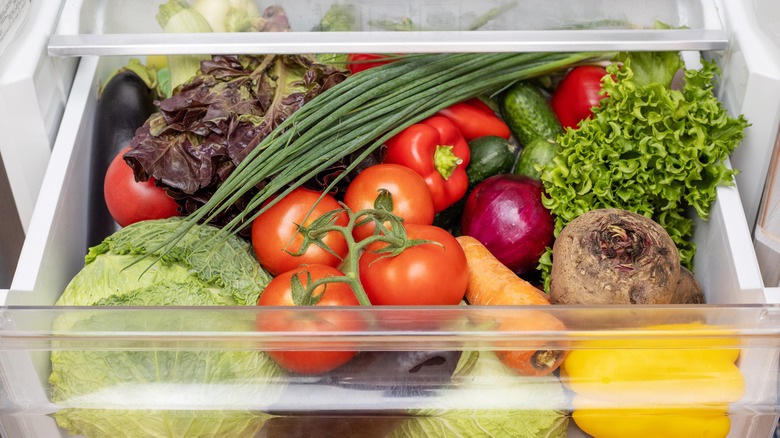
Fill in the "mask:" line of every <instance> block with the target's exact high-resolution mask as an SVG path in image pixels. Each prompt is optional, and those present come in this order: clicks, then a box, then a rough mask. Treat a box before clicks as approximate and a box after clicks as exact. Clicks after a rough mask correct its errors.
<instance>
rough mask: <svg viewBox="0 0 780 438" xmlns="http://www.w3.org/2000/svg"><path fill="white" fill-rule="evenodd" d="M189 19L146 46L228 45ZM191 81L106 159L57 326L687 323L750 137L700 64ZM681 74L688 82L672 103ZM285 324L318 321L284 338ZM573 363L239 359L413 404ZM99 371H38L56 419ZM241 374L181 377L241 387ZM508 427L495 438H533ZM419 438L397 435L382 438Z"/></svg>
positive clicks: (537, 63)
mask: <svg viewBox="0 0 780 438" xmlns="http://www.w3.org/2000/svg"><path fill="white" fill-rule="evenodd" d="M202 3H205V1H204V2H202ZM230 3H231V5H232V6H231V8H233V9H235V8H238V10H240V11H241V13H240V14H238V15H236V16H235V17H238V18H236V20H238V21H236V22H231V23H232V24H230V25H231V26H232V25H235V26H238V28H236V29H237V30H253V31H274V30H285V29H284V25H283V26H281V27H282V28H281V29H280V28H279V27H278V26H274V25H271V24H269V23H277V24H278V23H286V15H285V14H284V13H283V11H281V10H279V9H274V10H266V11H265V13H264V15H263V17H258V14H259V12H258V11H257V10H247V9H246V7H245V6H246V5H243V4H242V2H235V1H234V2H230ZM234 3H235V4H234ZM203 7H204V6H203V5H202V4H201V5H200V6H199V8H203ZM199 8H190V7H189V6H188V5H187V4H186V3H184V2H181V1H180V0H169V1H168V3H166V4H164V5H163V6H162V7H161V15H160V16H159V17H158V19H159V20H160V22H161V25H162V26H163V27H164V28H165V29H166V31H169V30H168V27H169V26H171V23H172V22H173V23H174V24H175V23H176V20H185V19H186V22H184V23H183V25H186V23H190V25H197V26H200V27H202V30H203V31H211V29H212V28H213V30H217V29H218V27H219V26H223V25H226V24H225V23H223V22H221V21H217V22H214V21H213V19H214V18H216V17H208V18H209V20H206V18H205V17H203V16H201V17H200V18H197V14H198V13H199V12H198V11H199V10H200V9H199ZM214 11H222V12H219V13H217V12H215V13H214V15H224V14H225V12H224V10H223V9H219V8H217V9H214ZM234 12H235V11H234ZM180 14H186V17H185V16H180ZM344 14H346V15H344ZM176 17H178V18H176ZM235 17H234V18H235ZM272 17H275V18H273V20H281V21H273V20H272ZM280 17H281V18H280ZM326 18H327V20H323V23H322V24H321V26H322V27H323V28H328V29H330V30H338V29H336V28H337V27H344V26H346V27H349V26H350V19H349V18H350V17H349V11H348V10H346V9H344V10H341V9H339V10H331V11H330V12H329V14H328V15H326ZM215 23H216V24H215ZM236 23H238V24H236ZM288 24H289V23H288ZM288 24H286V25H288ZM347 30H349V29H347ZM191 61H192V60H191V59H183V58H181V59H176V58H175V57H171V59H169V60H168V62H169V66H170V67H171V70H170V71H169V72H168V73H170V74H171V85H172V87H171V88H170V89H169V90H165V89H162V88H160V83H161V82H162V81H163V78H164V75H162V76H161V75H159V73H161V72H163V71H164V70H165V69H164V68H163V69H158V71H157V73H158V76H157V82H155V83H154V84H152V83H150V82H148V81H147V85H148V87H149V90H139V92H144V91H154V92H155V93H157V96H158V97H159V98H158V99H157V100H156V101H155V105H156V106H157V111H155V112H154V113H153V114H151V115H149V116H148V117H147V118H145V119H144V120H145V121H144V122H143V124H139V125H140V126H138V127H137V128H138V129H137V131H135V132H134V135H133V138H132V141H131V142H130V144H129V146H128V147H127V148H125V149H122V148H119V149H122V151H121V152H119V154H118V155H116V156H115V158H114V161H113V162H112V164H111V167H109V171H108V176H107V177H106V179H105V188H104V191H105V200H106V203H107V204H108V211H109V212H110V213H111V215H112V218H113V219H114V221H115V222H116V223H117V224H118V225H119V226H122V227H124V228H122V229H120V230H119V231H117V232H115V233H113V234H111V235H110V236H108V237H106V238H105V240H104V241H103V242H102V243H100V244H98V245H96V246H94V247H92V248H91V249H90V252H89V254H88V255H87V258H86V264H85V267H84V269H83V270H82V271H81V272H80V273H79V274H78V275H76V277H75V278H74V279H73V281H72V282H71V283H70V285H69V286H68V288H67V290H66V291H65V293H64V294H63V295H62V297H61V298H60V300H59V301H58V303H57V304H58V305H89V306H117V305H154V306H158V305H177V306H184V305H186V306H189V305H209V306H211V305H228V306H247V305H250V306H251V305H258V306H273V307H279V308H280V310H281V312H280V313H279V314H278V317H268V318H258V319H257V320H253V321H225V324H236V325H237V326H242V327H243V326H245V325H246V324H249V325H250V326H251V327H253V328H254V329H257V330H259V331H261V332H264V333H273V332H301V331H302V332H307V333H311V332H315V333H323V334H325V335H327V334H328V332H338V333H342V332H360V331H363V330H367V329H371V328H374V327H372V325H377V326H378V327H379V328H381V321H368V320H356V319H354V318H353V319H349V318H346V317H345V316H344V315H343V312H339V311H338V310H336V311H333V310H331V309H330V307H332V306H337V307H346V306H368V305H375V306H383V305H400V306H418V305H435V306H455V305H471V306H496V305H498V306H517V305H521V306H534V311H533V313H532V317H527V318H523V319H522V320H520V319H512V318H507V319H506V320H502V321H495V322H494V323H495V325H494V326H492V328H494V329H495V330H496V331H497V332H500V331H511V332H515V333H516V332H522V331H524V330H534V331H549V332H560V331H564V330H566V325H565V324H564V323H563V322H562V321H560V320H559V319H558V318H556V317H554V316H553V315H551V313H550V312H548V311H547V310H548V309H550V308H551V306H552V305H553V304H571V305H582V304H671V303H702V302H703V301H704V296H705V293H704V292H706V291H702V290H701V288H700V287H699V285H698V284H697V281H696V279H695V276H694V275H693V274H692V273H691V270H692V269H693V266H692V260H693V254H694V250H695V248H694V246H693V243H692V242H691V237H692V235H693V229H692V224H693V221H692V218H691V217H690V214H691V213H692V212H693V213H695V214H698V215H699V216H700V217H701V218H703V219H706V218H707V214H708V211H709V208H710V206H711V204H712V202H713V201H714V200H715V196H716V188H717V186H718V185H721V184H729V183H731V180H732V178H733V176H734V174H735V172H736V171H735V170H732V169H729V168H728V167H727V166H726V165H725V160H726V159H727V157H728V155H729V154H730V153H731V152H732V151H733V150H734V148H735V147H736V146H737V145H738V144H739V142H740V140H741V139H742V136H743V132H744V129H745V128H746V126H747V122H746V121H745V120H744V118H743V117H742V116H739V117H737V118H732V117H730V116H729V115H728V114H727V113H726V111H725V110H724V109H723V108H722V106H721V105H720V103H719V102H718V100H717V99H716V97H715V96H714V94H713V81H714V78H715V75H716V74H717V68H716V66H715V65H714V64H713V63H709V62H703V63H702V67H701V68H700V69H698V70H694V69H685V66H684V65H683V62H682V59H681V57H680V55H679V54H678V53H653V52H647V53H621V54H614V53H521V54H517V53H457V54H410V55H392V54H352V55H349V56H345V57H341V56H337V55H334V56H313V55H284V56H272V55H256V56H250V55H242V56H232V55H218V56H211V57H203V58H201V59H199V61H198V62H197V63H196V65H197V67H194V68H193V67H192V65H190V67H187V65H188V64H192V62H191ZM604 64H607V65H606V67H604ZM185 68H189V70H188V72H189V73H186V74H182V73H177V77H183V78H184V79H176V80H173V76H172V75H173V69H185ZM179 71H180V72H181V71H183V70H179ZM680 71H682V72H683V77H684V83H683V84H682V86H681V88H675V87H673V86H672V79H673V78H674V76H675V75H676V74H679V72H680ZM181 75H183V76H181ZM152 88H154V90H152ZM134 106H135V107H138V109H139V110H140V109H142V108H141V105H134ZM118 128H119V126H118V127H117V129H118ZM106 129H107V128H106ZM122 129H126V127H122ZM101 138H109V137H105V136H103V137H101ZM101 141H111V140H101ZM101 146H103V145H96V146H95V147H96V148H97V147H101ZM113 146H117V145H113ZM103 147H106V146H103ZM123 147H124V146H123ZM119 149H117V150H119ZM131 175H132V177H131ZM136 184H145V185H144V186H143V190H146V192H143V193H146V194H143V195H141V194H137V193H141V192H140V189H139V190H138V191H137V190H135V189H136V188H138V187H137V186H136ZM148 193H151V194H148ZM152 196H156V198H152ZM161 198H162V200H161ZM143 199H157V200H158V201H155V202H142V200H143ZM177 216H182V217H177ZM104 237H105V236H104ZM300 306H307V307H317V308H318V310H322V312H321V313H318V316H317V317H316V318H313V317H301V316H300V315H299V313H296V309H295V307H300ZM319 308H321V309H319ZM82 323H84V324H86V323H87V322H85V321H77V320H68V319H63V320H62V321H59V322H58V324H63V327H66V328H67V327H72V326H73V325H74V324H75V325H77V324H82ZM285 348H286V347H285ZM571 350H572V346H571V345H568V344H556V343H553V344H550V343H547V344H545V345H544V346H542V345H539V346H534V348H532V349H527V350H524V351H512V350H509V351H507V350H505V349H500V348H498V349H497V351H495V353H491V352H468V351H464V352H365V351H363V352H361V351H357V348H356V349H350V348H344V351H301V350H292V349H291V350H290V351H285V350H272V351H269V352H268V353H263V352H259V351H255V352H252V353H251V354H250V353H247V355H246V357H244V358H242V359H240V360H241V361H242V362H241V363H251V364H253V365H252V366H256V367H257V369H256V371H258V372H262V373H264V376H266V377H268V378H273V377H274V376H277V375H286V376H305V377H306V378H310V379H313V380H312V381H314V382H318V383H322V382H327V383H328V384H334V385H346V384H351V385H353V386H360V385H365V386H367V387H369V388H370V389H372V390H376V389H381V390H385V391H388V392H389V393H393V394H395V395H396V396H417V395H419V394H426V393H427V392H428V391H434V392H435V391H437V390H440V389H441V388H444V387H446V386H447V385H450V384H455V383H458V382H459V380H458V379H463V376H464V374H463V373H466V375H468V376H470V377H473V375H472V374H469V373H477V374H479V373H480V372H481V371H479V370H483V369H488V368H489V369H490V370H491V371H490V372H491V373H492V372H499V371H500V372H499V374H507V375H512V376H519V377H521V378H522V379H526V378H527V379H532V381H533V379H549V381H550V382H552V383H553V386H554V390H555V391H558V390H561V387H560V381H559V380H558V378H557V374H558V373H559V371H558V370H559V367H562V366H564V367H565V368H566V369H567V372H569V375H571V376H574V375H575V374H573V373H577V372H581V373H582V374H581V375H588V374H587V371H592V370H587V369H584V368H582V366H580V365H578V363H579V362H582V359H581V358H579V356H580V355H575V357H574V358H573V359H572V358H571V356H572V355H570V352H571ZM96 354H97V355H98V356H99V355H100V353H96ZM171 354H174V353H171ZM193 354H194V355H197V354H196V353H193ZM203 354H209V355H211V356H209V357H208V358H202V357H195V358H193V360H209V361H212V360H216V361H222V360H223V358H222V357H221V356H219V354H217V353H203ZM98 356H96V357H93V358H86V357H85V356H79V355H78V354H75V353H58V354H55V355H53V357H52V375H51V382H52V386H53V388H54V394H55V395H56V398H57V400H68V399H70V398H72V397H75V396H81V395H83V394H84V393H88V392H89V391H92V390H93V389H94V388H93V386H95V385H94V384H95V383H96V382H82V381H78V380H68V379H67V378H66V374H68V373H75V372H76V371H75V370H76V369H77V368H78V367H80V366H82V365H83V364H84V363H86V362H87V361H91V360H94V361H100V360H103V359H101V358H100V357H98ZM477 357H479V360H480V361H482V362H478V364H479V365H478V366H475V365H474V364H475V362H474V361H476V360H477V359H476V358H477ZM141 359H143V360H144V361H146V359H147V358H141ZM174 359H176V358H172V359H171V360H174ZM595 359H599V358H598V357H596V358H595ZM119 360H123V361H124V360H126V361H128V363H129V364H133V363H134V362H133V361H134V360H135V359H134V358H133V357H130V356H128V355H126V354H125V353H116V357H114V356H113V353H112V355H111V356H110V358H109V360H107V361H106V364H107V366H112V365H111V364H115V361H119ZM187 360H189V359H187ZM599 360H600V359H599ZM243 361H246V362H243ZM605 361H606V359H605ZM147 362H148V363H146V362H145V363H144V364H141V363H139V364H138V365H137V366H138V367H139V368H143V367H148V365H149V363H151V361H147ZM220 363H221V362H220ZM388 363H391V364H394V365H393V366H392V369H391V370H390V369H388V365H387V364H388ZM731 363H732V364H733V360H731ZM567 364H568V365H567ZM133 366H135V365H133ZM424 367H428V368H424ZM420 369H425V370H426V372H427V373H430V374H426V372H423V373H422V374H420V375H418V376H421V375H424V376H425V378H424V379H422V380H424V382H423V383H420V384H419V385H417V384H415V385H411V386H409V385H406V386H405V385H404V383H405V382H406V383H408V382H409V381H410V379H411V380H413V379H412V377H413V376H411V373H416V372H418V371H419V370H420ZM413 370H414V371H413ZM464 370H466V371H464ZM475 370H477V371H475ZM174 371H177V370H176V369H174V370H162V369H143V370H142V371H141V372H142V373H143V374H147V375H151V374H155V375H158V374H162V375H165V373H166V372H171V373H173V372H174ZM246 371H247V369H245V368H243V367H242V366H238V365H237V367H236V369H231V370H230V372H229V373H227V374H225V375H222V374H220V372H214V373H211V374H209V373H206V375H198V376H191V375H189V374H186V373H185V374H186V376H187V377H184V378H190V377H192V378H197V379H203V380H207V381H211V379H214V380H220V379H222V378H223V377H224V378H227V379H228V380H230V379H241V378H249V377H247V376H245V373H246ZM198 372H200V371H198ZM101 373H105V374H106V376H108V378H107V381H108V382H109V383H113V382H114V381H119V382H123V380H122V376H117V375H115V374H119V373H115V372H113V371H112V370H104V371H101ZM374 373H378V374H380V375H381V376H382V377H384V378H385V380H381V379H379V381H378V380H377V379H374V377H375V375H374ZM367 376H368V377H367ZM318 379H321V380H318ZM125 381H126V382H133V381H134V380H133V378H131V377H128V378H127V380H125ZM537 381H541V380H537ZM547 381H548V380H545V382H547ZM453 382H454V383H453ZM460 382H461V383H462V381H460ZM103 383H105V382H102V383H100V384H103ZM575 383H576V382H575ZM372 385H373V386H372ZM464 387H468V385H464ZM363 389H365V388H363ZM573 389H574V390H579V388H576V387H573ZM555 391H554V392H555ZM597 395H598V394H597ZM732 395H733V394H732ZM283 396H284V395H283V394H282V395H281V397H283ZM578 397H579V398H580V399H584V396H583V395H582V394H579V393H578ZM57 400H55V401H57ZM730 401H733V400H732V399H729V400H727V402H730ZM583 406H585V405H583ZM586 408H587V406H586ZM459 409H460V408H459ZM458 412H461V413H462V415H463V417H462V418H458V421H455V420H453V419H452V418H450V417H449V415H450V414H449V413H447V414H446V415H444V416H443V417H441V418H438V419H436V421H440V422H443V424H450V423H451V422H455V423H457V424H459V426H458V427H459V428H461V429H462V430H464V431H465V430H471V431H473V430H477V429H479V428H485V427H488V428H493V429H494V430H502V429H501V428H502V427H504V426H502V424H504V423H501V422H496V419H495V418H494V417H493V416H491V415H492V414H490V415H487V414H486V413H485V412H478V411H474V412H472V411H470V410H469V409H460V410H458ZM414 413H415V414H420V413H419V412H414ZM560 415H561V413H560V412H558V411H554V410H552V411H551V410H545V411H544V412H543V413H540V414H539V415H538V416H537V417H535V418H537V419H540V422H539V424H538V427H536V429H537V430H546V431H547V432H548V433H552V434H557V433H560V430H561V427H560V426H561V424H560V422H559V421H557V420H558V419H559V418H560ZM583 415H584V414H582V415H580V416H579V418H584V417H583ZM575 418H577V416H575ZM542 419H543V420H544V421H541V420H542ZM266 420H267V418H265V417H264V418H263V419H262V420H261V421H266ZM472 420H473V421H472ZM548 420H549V421H548ZM426 421H427V420H426ZM431 421H432V422H433V423H436V421H434V420H431ZM474 423H476V424H477V426H475V425H474ZM515 426H516V424H515V425H513V426H512V428H509V429H506V430H511V431H512V432H516V431H518V430H519V431H520V432H517V433H526V432H528V436H532V435H533V433H534V432H535V431H531V430H528V431H525V430H522V429H523V428H522V427H519V428H518V427H515ZM434 427H438V426H436V425H435V424H433V425H429V424H427V423H426V422H425V421H423V420H421V419H417V422H405V423H404V426H403V427H400V428H396V429H394V433H396V434H397V435H398V436H405V434H407V435H414V434H415V433H424V432H425V431H427V430H430V429H431V428H434ZM442 427H444V426H442ZM531 429H534V427H531Z"/></svg>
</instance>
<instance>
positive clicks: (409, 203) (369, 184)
mask: <svg viewBox="0 0 780 438" xmlns="http://www.w3.org/2000/svg"><path fill="white" fill-rule="evenodd" d="M381 189H384V190H387V191H388V192H390V195H391V196H392V201H393V210H392V212H393V214H394V215H396V216H398V217H400V218H401V219H403V220H404V224H420V225H430V224H432V223H433V198H432V197H431V191H430V190H429V189H428V184H426V182H425V180H424V179H423V178H422V177H421V176H420V175H419V174H418V173H417V172H415V171H413V170H412V169H409V168H408V167H405V166H401V165H399V164H377V165H374V166H371V167H369V168H367V169H366V170H364V171H362V172H360V174H358V176H357V177H355V179H354V180H352V182H351V183H350V184H349V186H348V187H347V191H346V193H345V194H344V204H346V205H347V207H349V209H350V210H352V211H353V212H355V211H359V210H364V209H367V208H374V201H376V198H377V196H378V195H379V191H380V190H381ZM374 228H375V227H374V224H373V223H370V224H366V225H362V226H359V227H356V228H355V229H354V231H353V233H352V234H353V235H354V236H355V240H357V241H360V240H363V239H365V238H366V237H368V236H370V235H372V234H373V233H374Z"/></svg>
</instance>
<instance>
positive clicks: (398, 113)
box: [171, 52, 611, 242]
mask: <svg viewBox="0 0 780 438" xmlns="http://www.w3.org/2000/svg"><path fill="white" fill-rule="evenodd" d="M609 57H611V56H609V55H605V54H603V53H594V52H589V53H585V52H582V53H454V54H423V55H409V56H406V57H403V58H402V59H399V60H398V61H396V62H393V63H390V64H386V65H383V66H380V67H376V68H373V69H369V70H366V71H363V72H361V73H359V74H357V75H354V76H351V77H350V78H348V79H347V80H345V81H344V82H342V83H340V84H339V85H337V86H335V87H333V88H331V89H329V90H328V91H326V92H324V93H321V94H320V95H318V96H317V97H316V98H314V99H312V100H311V101H310V102H309V103H307V104H306V105H305V106H304V107H302V108H301V109H300V110H299V111H297V112H296V113H294V114H293V115H291V116H290V117H288V118H287V119H286V120H285V121H284V122H283V123H282V124H281V125H280V126H278V127H277V128H276V130H275V131H274V132H273V133H272V135H269V136H268V137H267V138H265V139H264V140H263V141H262V142H261V143H260V144H259V145H258V146H257V147H256V148H255V149H254V150H252V152H250V153H249V154H248V156H247V157H246V158H245V159H244V161H242V162H241V164H239V166H238V167H237V168H236V170H235V171H234V172H233V173H232V174H231V175H230V176H229V177H228V178H227V179H226V180H225V182H224V183H223V184H222V185H221V186H220V187H219V189H217V191H216V192H215V193H214V195H213V196H212V197H211V198H210V199H209V201H207V202H206V204H204V205H203V206H202V207H201V208H200V209H198V210H197V211H195V212H194V213H193V214H191V215H190V216H189V217H188V218H187V219H186V221H184V223H183V224H182V226H181V227H180V228H181V229H180V230H178V231H177V232H176V233H174V235H173V236H172V237H171V242H173V241H177V240H178V239H179V238H181V236H183V235H184V234H185V233H186V232H187V230H189V228H191V227H192V226H193V225H195V224H196V223H198V222H200V221H205V222H208V221H209V220H210V219H211V218H213V217H214V216H216V215H217V214H219V213H220V212H222V211H224V210H225V209H226V208H228V207H229V206H230V205H232V204H233V203H235V202H236V201H237V200H238V199H239V198H241V196H243V195H245V194H246V193H247V192H249V191H251V190H253V189H254V188H255V187H257V186H258V184H260V183H261V182H263V181H265V182H266V185H265V186H264V187H263V188H262V189H260V190H259V192H258V193H257V194H256V195H255V196H254V197H253V198H252V200H251V201H250V203H249V205H248V206H247V207H246V208H245V209H244V211H243V212H242V213H241V214H239V215H237V216H236V217H235V218H234V219H233V220H232V221H231V222H230V223H228V224H227V225H226V226H225V227H224V231H225V232H226V233H231V234H232V233H235V232H237V231H238V230H239V229H240V228H241V227H242V224H244V223H246V222H247V221H251V220H253V219H254V218H255V217H257V216H258V215H259V214H260V213H262V212H263V211H265V209H267V208H268V207H270V205H272V204H273V202H274V201H273V200H272V201H271V202H269V204H268V205H267V206H263V207H262V208H261V206H262V205H263V203H265V202H266V201H268V200H269V199H271V197H272V196H274V195H276V194H279V195H280V196H279V198H281V197H282V196H284V195H286V194H288V193H289V192H291V191H292V190H293V189H295V188H297V187H299V186H301V185H302V184H303V183H304V182H305V181H307V180H308V179H310V178H312V177H314V176H315V175H317V174H318V173H319V172H321V171H323V170H325V169H327V168H328V167H329V166H331V165H333V164H334V163H336V162H338V161H340V160H342V159H344V158H345V157H346V156H348V155H350V154H352V153H355V152H359V151H362V153H361V155H360V158H358V159H357V160H355V161H354V162H353V163H351V164H350V165H349V166H348V167H347V169H346V170H345V171H344V172H342V173H341V175H340V176H338V177H337V178H336V179H335V180H334V181H333V182H331V185H330V186H329V187H328V188H332V187H333V186H334V185H335V184H336V183H338V181H339V180H340V179H341V178H342V177H343V176H344V175H346V174H347V173H348V172H349V171H351V170H352V169H354V167H355V166H357V164H358V163H359V162H360V159H362V158H364V157H366V156H368V155H369V154H371V153H372V152H373V151H375V150H376V149H377V148H378V147H380V146H381V145H382V144H383V143H384V142H385V141H386V140H387V139H389V138H391V137H392V136H393V135H395V134H397V133H398V132H400V131H401V130H403V129H405V128H406V127H408V126H410V125H412V124H414V123H417V122H419V121H421V120H423V119H425V118H427V117H429V116H431V115H433V114H434V113H436V112H437V111H439V110H441V109H443V108H446V107H447V106H450V105H452V104H454V103H456V102H460V101H463V100H466V99H468V98H471V97H475V96H479V95H484V94H490V93H498V92H499V91H500V90H502V89H504V88H506V87H508V86H510V85H511V84H512V83H514V82H516V81H519V80H525V79H529V78H533V77H536V76H540V75H543V74H547V73H550V72H553V71H556V70H560V69H564V68H567V67H570V66H573V65H576V64H578V63H583V62H586V61H591V62H592V61H595V60H600V59H606V58H609ZM326 191H327V190H326Z"/></svg>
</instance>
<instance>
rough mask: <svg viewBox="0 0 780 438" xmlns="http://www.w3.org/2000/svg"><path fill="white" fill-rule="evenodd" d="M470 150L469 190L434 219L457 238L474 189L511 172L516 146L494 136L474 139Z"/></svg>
mask: <svg viewBox="0 0 780 438" xmlns="http://www.w3.org/2000/svg"><path fill="white" fill-rule="evenodd" d="M469 149H470V150H471V159H470V160H469V165H468V167H466V175H468V177H469V188H468V191H467V192H466V194H465V195H463V197H462V198H460V199H459V200H458V202H456V203H454V204H452V205H450V206H449V207H447V208H445V209H444V210H443V211H440V212H438V213H436V215H435V216H434V218H433V224H434V225H436V226H437V227H440V228H444V229H445V230H447V231H449V232H450V233H451V234H452V235H454V236H459V235H460V219H461V216H463V208H464V207H465V206H466V198H468V196H469V192H471V189H473V188H474V186H476V185H477V184H479V183H481V182H482V181H484V180H486V179H487V178H489V177H491V176H493V175H498V174H500V173H510V172H512V165H513V164H514V162H515V155H516V150H515V145H513V144H512V143H511V142H510V141H509V140H506V139H504V138H501V137H498V136H495V135H487V136H484V137H479V138H475V139H474V140H471V141H470V142H469Z"/></svg>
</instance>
